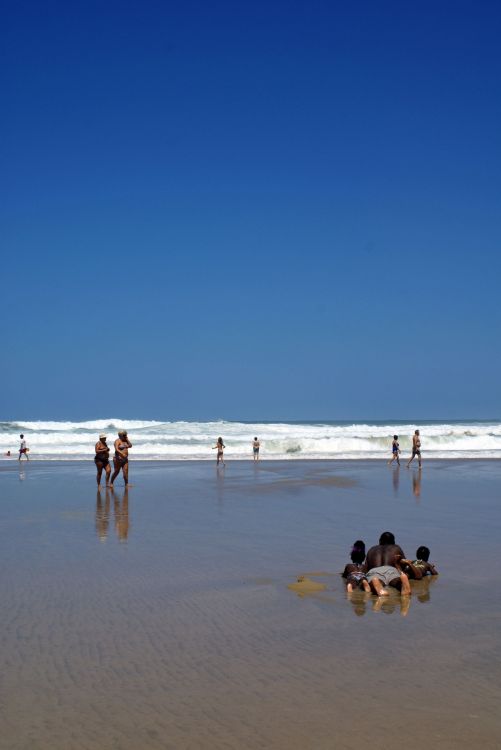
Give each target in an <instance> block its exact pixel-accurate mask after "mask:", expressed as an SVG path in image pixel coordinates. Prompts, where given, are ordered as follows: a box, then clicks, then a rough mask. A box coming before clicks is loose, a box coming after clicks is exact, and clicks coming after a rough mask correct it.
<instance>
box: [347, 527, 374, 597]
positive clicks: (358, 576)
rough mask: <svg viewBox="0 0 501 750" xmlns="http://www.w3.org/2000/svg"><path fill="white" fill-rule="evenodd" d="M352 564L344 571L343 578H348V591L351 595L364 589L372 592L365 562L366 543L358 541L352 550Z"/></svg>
mask: <svg viewBox="0 0 501 750" xmlns="http://www.w3.org/2000/svg"><path fill="white" fill-rule="evenodd" d="M350 557H351V563H348V564H347V565H346V566H345V569H344V570H343V573H342V576H343V578H346V591H347V592H348V593H350V594H351V592H352V591H353V590H354V589H363V590H364V591H367V592H370V586H369V583H368V581H367V578H366V575H365V574H366V572H367V569H366V567H365V565H364V561H365V543H364V542H362V540H361V539H358V540H357V541H356V542H355V543H354V545H353V547H352V548H351V555H350Z"/></svg>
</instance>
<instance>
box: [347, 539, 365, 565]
mask: <svg viewBox="0 0 501 750" xmlns="http://www.w3.org/2000/svg"><path fill="white" fill-rule="evenodd" d="M350 557H351V561H352V562H353V563H358V564H360V563H363V561H364V560H365V542H363V541H362V540H361V539H357V541H356V542H353V547H352V548H351V555H350Z"/></svg>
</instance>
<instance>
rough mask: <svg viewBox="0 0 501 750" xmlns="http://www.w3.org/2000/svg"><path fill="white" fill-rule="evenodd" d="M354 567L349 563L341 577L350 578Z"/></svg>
mask: <svg viewBox="0 0 501 750" xmlns="http://www.w3.org/2000/svg"><path fill="white" fill-rule="evenodd" d="M352 567H353V565H351V563H348V564H347V565H345V566H344V570H343V572H342V573H341V575H342V576H343V578H348V576H349V575H350V573H351V569H352Z"/></svg>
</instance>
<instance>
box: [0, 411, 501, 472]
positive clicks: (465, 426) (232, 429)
mask: <svg viewBox="0 0 501 750" xmlns="http://www.w3.org/2000/svg"><path fill="white" fill-rule="evenodd" d="M119 429H127V430H128V432H129V437H130V439H131V442H132V444H133V448H132V450H131V457H132V458H137V459H141V460H151V461H159V460H211V459H214V453H213V451H212V450H211V448H212V446H213V445H214V444H215V441H216V439H217V437H218V436H219V435H221V436H222V437H223V439H224V441H225V445H226V456H227V458H228V459H232V458H233V459H246V458H249V457H250V455H251V443H252V440H253V439H254V437H256V436H257V437H258V438H259V440H260V442H261V458H262V459H263V460H295V459H303V460H305V459H306V460H308V459H312V460H315V459H344V460H347V459H348V460H350V459H352V460H356V459H382V458H384V457H385V456H386V457H387V456H390V455H391V442H392V439H393V435H394V434H398V436H399V442H400V448H401V450H402V454H403V455H404V456H405V454H406V453H409V452H410V448H411V441H412V434H413V433H414V430H415V429H419V430H420V432H421V442H422V451H423V455H424V456H425V457H428V458H439V459H447V458H450V459H462V458H463V459H471V458H501V420H499V419H477V420H468V419H463V420H444V421H441V420H434V419H433V420H432V419H429V420H416V421H415V422H414V421H411V420H390V419H387V420H370V421H350V420H324V421H322V420H312V421H304V420H289V421H266V420H260V421H245V420H239V421H229V420H213V421H194V420H177V421H157V420H138V419H122V418H103V419H95V420H84V421H39V420H35V421H30V420H15V421H14V420H13V421H4V422H0V452H1V457H2V458H3V459H6V456H5V453H6V452H7V451H9V450H10V451H11V454H16V453H17V449H18V443H19V434H20V433H23V434H24V435H25V438H26V440H27V443H28V446H29V448H30V459H33V460H37V459H38V460H82V461H84V460H89V459H90V458H92V457H93V455H94V444H95V442H96V441H97V438H98V435H99V433H101V432H106V433H107V434H108V438H109V440H110V444H111V443H112V441H113V439H114V437H115V434H116V432H117V430H119Z"/></svg>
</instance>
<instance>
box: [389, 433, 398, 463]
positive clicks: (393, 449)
mask: <svg viewBox="0 0 501 750" xmlns="http://www.w3.org/2000/svg"><path fill="white" fill-rule="evenodd" d="M391 452H392V454H393V457H392V458H391V459H390V460H389V461H388V466H390V465H391V464H392V463H393V461H396V462H397V464H398V465H399V466H400V459H399V457H398V455H399V453H400V446H399V444H398V435H393V443H392V444H391Z"/></svg>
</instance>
